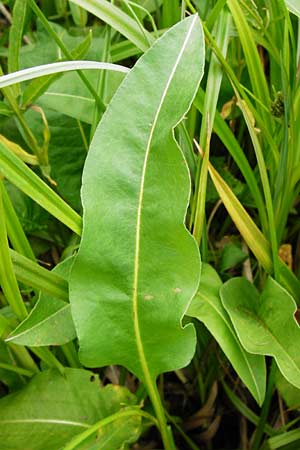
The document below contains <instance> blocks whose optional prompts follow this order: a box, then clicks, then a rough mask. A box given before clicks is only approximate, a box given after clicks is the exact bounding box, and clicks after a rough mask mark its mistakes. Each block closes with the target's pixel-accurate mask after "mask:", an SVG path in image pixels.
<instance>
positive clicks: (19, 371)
mask: <svg viewBox="0 0 300 450" xmlns="http://www.w3.org/2000/svg"><path fill="white" fill-rule="evenodd" d="M0 369H4V370H9V371H10V372H15V373H17V374H19V375H24V376H25V377H32V376H33V375H34V372H32V371H31V370H28V369H24V368H23V367H17V366H13V365H12V364H6V363H2V362H0Z"/></svg>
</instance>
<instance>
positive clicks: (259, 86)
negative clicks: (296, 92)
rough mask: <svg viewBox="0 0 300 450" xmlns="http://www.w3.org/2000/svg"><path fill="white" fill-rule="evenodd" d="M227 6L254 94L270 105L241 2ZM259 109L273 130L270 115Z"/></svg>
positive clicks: (258, 105) (263, 76)
mask: <svg viewBox="0 0 300 450" xmlns="http://www.w3.org/2000/svg"><path fill="white" fill-rule="evenodd" d="M227 5H228V7H229V9H230V11H231V14H232V16H233V19H234V22H235V26H236V28H237V32H238V35H239V38H240V40H241V44H242V47H243V51H244V54H245V59H246V63H247V69H248V72H249V76H250V80H251V84H252V87H253V91H254V94H255V96H256V97H257V98H258V99H259V100H260V101H261V102H262V103H263V104H264V105H269V104H270V95H269V90H268V85H267V81H266V77H265V74H264V71H263V67H262V63H261V61H260V58H259V54H258V51H257V48H256V44H255V41H254V39H253V35H252V32H251V29H250V27H249V25H248V22H247V20H246V18H245V15H244V13H243V11H242V9H241V6H240V4H239V2H238V1H237V0H228V1H227ZM257 109H258V110H259V111H260V114H261V116H262V118H263V119H264V121H265V123H266V124H268V125H269V127H270V129H272V121H271V120H270V117H271V116H270V114H269V113H266V111H265V110H264V109H263V108H261V107H260V104H259V103H257Z"/></svg>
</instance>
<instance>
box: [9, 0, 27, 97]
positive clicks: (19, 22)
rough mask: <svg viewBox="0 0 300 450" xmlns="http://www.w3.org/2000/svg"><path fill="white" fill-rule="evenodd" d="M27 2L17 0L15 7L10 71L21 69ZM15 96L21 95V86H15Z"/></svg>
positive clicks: (11, 35) (10, 46) (10, 47)
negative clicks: (20, 55)
mask: <svg viewBox="0 0 300 450" xmlns="http://www.w3.org/2000/svg"><path fill="white" fill-rule="evenodd" d="M26 10H27V2H26V1H24V0H16V1H15V3H14V7H13V22H12V25H11V27H10V30H9V46H8V60H7V68H8V72H16V71H17V70H19V53H20V48H21V44H22V37H23V29H24V24H25V18H26ZM13 92H14V94H15V96H18V95H20V93H21V90H20V86H18V85H16V86H14V88H13Z"/></svg>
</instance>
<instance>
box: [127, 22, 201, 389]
mask: <svg viewBox="0 0 300 450" xmlns="http://www.w3.org/2000/svg"><path fill="white" fill-rule="evenodd" d="M196 20H197V16H195V18H194V20H193V22H192V24H191V26H190V28H189V30H188V32H187V35H186V37H185V40H184V42H183V45H182V47H181V50H180V52H179V55H178V56H177V59H176V62H175V64H174V67H173V69H172V71H171V74H170V76H169V78H168V80H167V83H166V86H165V88H164V91H163V94H162V97H161V101H160V103H159V105H158V108H157V111H156V114H155V117H154V120H153V124H152V127H151V130H150V134H149V138H148V142H147V147H146V152H145V158H144V164H143V169H142V177H141V185H140V193H139V202H138V210H137V222H136V241H135V256H134V277H133V296H132V309H133V322H134V333H135V337H136V344H137V351H138V357H139V361H140V365H141V369H142V372H143V375H144V379H145V383H146V386H147V387H148V388H149V389H150V390H152V385H153V381H152V377H151V374H150V371H149V366H148V362H147V359H146V356H145V351H144V346H143V342H142V338H141V331H140V324H139V318H138V283H139V257H140V230H141V212H142V204H143V197H144V185H145V176H146V168H147V162H148V158H149V154H150V150H151V142H152V138H153V135H154V130H155V127H156V124H157V121H158V117H159V114H160V111H161V109H162V106H163V103H164V100H165V98H166V95H167V92H168V89H169V87H170V84H171V82H172V79H173V77H174V75H175V72H176V70H177V67H178V65H179V62H180V60H181V58H182V55H183V53H184V50H185V48H186V45H187V42H188V40H189V38H190V35H191V33H192V30H193V28H194V25H195V23H196Z"/></svg>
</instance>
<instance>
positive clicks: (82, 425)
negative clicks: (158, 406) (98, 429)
mask: <svg viewBox="0 0 300 450" xmlns="http://www.w3.org/2000/svg"><path fill="white" fill-rule="evenodd" d="M135 403H136V399H135V397H134V396H133V395H132V394H131V393H130V392H129V391H128V390H127V389H125V388H122V387H120V386H112V385H108V386H106V387H105V388H100V386H99V379H98V376H97V375H95V374H93V373H91V372H89V371H87V370H81V369H68V368H66V369H65V373H64V375H63V376H62V375H60V373H59V372H57V371H56V370H49V371H46V372H42V373H39V374H38V375H36V376H34V378H33V379H32V380H31V381H30V382H29V383H28V384H27V385H26V386H25V387H24V388H23V389H22V390H20V391H18V392H16V393H14V394H11V395H7V396H6V397H4V398H2V399H1V400H0V442H1V450H11V449H14V450H24V449H26V450H40V449H43V450H58V449H60V448H62V446H63V445H65V444H66V443H67V442H69V440H70V439H71V438H72V437H73V436H75V435H76V434H79V433H81V432H82V431H83V430H86V429H88V428H89V427H90V426H91V425H93V424H94V423H96V422H98V421H99V420H101V419H102V418H104V417H107V416H110V415H111V414H114V413H116V412H118V411H119V410H120V409H121V408H123V407H125V406H126V405H134V404H135ZM125 420H126V419H125ZM134 425H135V427H134V428H132V426H129V427H128V435H129V436H130V433H135V436H136V434H137V433H136V429H137V428H138V427H139V418H138V417H137V418H136V421H135V424H134ZM87 448H88V447H87Z"/></svg>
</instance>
